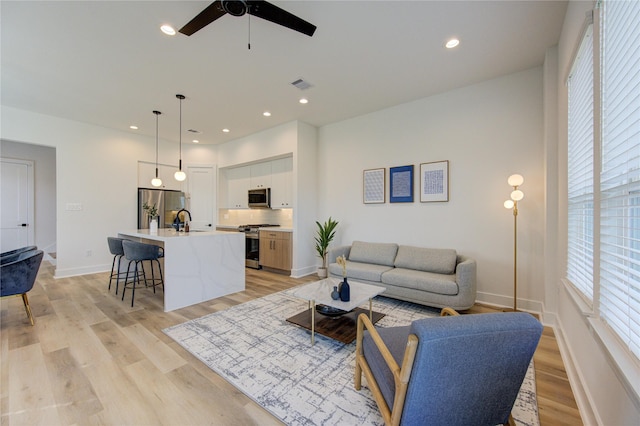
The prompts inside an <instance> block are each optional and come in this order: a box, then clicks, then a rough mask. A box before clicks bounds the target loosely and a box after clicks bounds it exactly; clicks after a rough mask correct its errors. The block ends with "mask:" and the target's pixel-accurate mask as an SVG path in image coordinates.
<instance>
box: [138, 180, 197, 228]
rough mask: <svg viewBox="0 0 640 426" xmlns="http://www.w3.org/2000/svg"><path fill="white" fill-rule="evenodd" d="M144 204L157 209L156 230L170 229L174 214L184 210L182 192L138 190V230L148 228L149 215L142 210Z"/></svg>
mask: <svg viewBox="0 0 640 426" xmlns="http://www.w3.org/2000/svg"><path fill="white" fill-rule="evenodd" d="M145 202H146V203H147V204H148V205H150V206H153V205H155V206H156V208H157V209H158V216H160V218H159V219H158V228H171V226H172V225H173V220H174V219H175V218H176V213H178V211H179V210H180V209H184V208H186V205H185V195H184V192H182V191H172V190H168V189H146V188H138V229H148V228H149V215H148V214H147V212H146V211H145V210H144V209H143V208H142V206H143V205H144V203H145Z"/></svg>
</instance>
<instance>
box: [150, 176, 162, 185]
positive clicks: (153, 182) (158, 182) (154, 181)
mask: <svg viewBox="0 0 640 426" xmlns="http://www.w3.org/2000/svg"><path fill="white" fill-rule="evenodd" d="M151 185H152V186H155V187H158V186H160V185H162V179H160V178H157V177H155V178H153V179H151Z"/></svg>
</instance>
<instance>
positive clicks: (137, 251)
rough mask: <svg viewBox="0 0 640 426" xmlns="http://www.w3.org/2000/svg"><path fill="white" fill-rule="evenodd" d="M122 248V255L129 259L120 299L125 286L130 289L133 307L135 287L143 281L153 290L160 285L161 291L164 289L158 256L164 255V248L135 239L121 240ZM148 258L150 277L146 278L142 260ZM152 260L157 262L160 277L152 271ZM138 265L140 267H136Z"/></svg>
mask: <svg viewBox="0 0 640 426" xmlns="http://www.w3.org/2000/svg"><path fill="white" fill-rule="evenodd" d="M122 248H123V249H124V257H125V258H126V259H127V260H128V261H129V264H128V265H127V277H126V278H125V282H124V286H123V288H122V300H124V293H125V291H126V289H127V288H130V289H131V307H133V299H134V297H135V295H136V287H137V286H138V285H139V284H140V283H141V282H144V285H145V287H148V286H150V285H151V286H152V287H153V292H154V293H155V292H156V286H157V285H162V291H164V279H163V277H162V266H161V265H160V261H159V260H158V259H159V258H161V257H163V256H164V249H163V248H162V247H158V246H155V245H153V244H145V243H139V242H137V241H130V240H124V241H123V242H122ZM145 260H148V261H149V263H150V264H151V278H147V276H146V273H145V271H144V264H143V263H142V262H144V261H145ZM153 261H155V262H156V263H157V264H158V271H159V272H160V278H156V277H155V273H154V272H153ZM132 262H133V263H134V271H133V277H132V278H133V279H132V281H129V278H130V277H129V271H130V270H131V263H132ZM138 265H140V269H138ZM140 278H142V280H141V279H140Z"/></svg>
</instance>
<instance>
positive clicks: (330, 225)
mask: <svg viewBox="0 0 640 426" xmlns="http://www.w3.org/2000/svg"><path fill="white" fill-rule="evenodd" d="M316 225H317V226H318V229H317V231H316V237H315V240H316V252H317V253H318V256H319V257H320V259H322V266H321V267H319V268H318V277H319V278H326V277H327V254H328V252H329V250H328V249H329V244H330V243H331V241H333V237H335V235H336V227H337V226H338V222H337V221H335V220H333V219H331V217H329V219H327V220H326V221H325V222H324V223H320V222H318V221H316Z"/></svg>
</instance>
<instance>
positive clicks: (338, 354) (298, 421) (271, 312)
mask: <svg viewBox="0 0 640 426" xmlns="http://www.w3.org/2000/svg"><path fill="white" fill-rule="evenodd" d="M292 291H293V290H287V291H284V292H280V293H275V294H272V295H269V296H266V297H263V298H260V299H256V300H253V301H251V302H248V303H244V304H241V305H237V306H234V307H232V308H229V309H227V310H224V311H221V312H216V313H213V314H210V315H207V316H204V317H202V318H198V319H195V320H191V321H188V322H185V323H183V324H179V325H176V326H173V327H170V328H167V329H165V330H163V331H164V332H165V333H166V334H167V335H168V336H169V337H171V338H172V339H174V340H175V341H176V342H178V343H179V344H180V345H182V346H183V347H184V348H185V349H186V350H188V351H189V352H191V353H192V354H193V355H194V356H196V357H197V358H198V359H200V360H201V361H202V362H204V363H205V364H206V365H207V366H208V367H209V368H211V369H212V370H214V371H215V372H216V373H218V374H220V375H221V376H222V377H224V378H225V379H226V380H227V381H229V382H230V383H231V384H233V385H234V386H236V387H237V388H238V389H240V390H241V391H242V392H243V393H245V394H246V395H247V396H249V397H250V398H252V399H253V400H254V401H256V402H257V403H258V404H260V405H261V406H262V407H264V408H265V409H267V410H268V411H269V412H271V413H272V414H273V415H274V416H276V417H278V418H279V419H280V420H282V421H283V422H284V423H285V424H287V425H356V424H357V425H383V424H384V422H383V421H382V417H381V416H380V414H379V411H378V408H377V406H376V403H375V401H374V399H373V396H372V395H371V392H370V391H369V389H368V388H367V387H366V380H365V379H364V378H363V386H362V389H361V390H360V391H356V390H355V388H354V387H353V372H354V367H355V342H353V343H351V344H346V345H345V344H343V343H340V342H337V341H335V340H332V339H330V338H327V337H324V336H320V335H317V334H316V344H315V346H311V343H310V335H309V332H308V331H307V330H304V329H302V328H300V327H297V326H295V325H292V324H290V323H288V322H286V321H285V319H286V318H289V317H291V316H293V315H295V314H297V313H299V312H301V311H302V310H304V309H306V308H307V302H306V301H303V300H300V299H297V298H295V297H294V296H292V295H291V292H292ZM373 309H374V310H375V311H378V312H382V313H384V314H386V316H385V317H384V318H383V319H382V320H380V322H378V323H377V325H378V326H380V327H394V326H398V325H408V324H409V323H411V322H412V321H413V320H416V319H420V318H425V317H429V316H436V315H438V311H436V310H431V309H429V308H425V307H423V306H420V305H415V304H412V303H408V302H401V301H397V300H393V299H388V298H384V297H377V298H375V299H374V300H373ZM512 414H513V417H514V419H515V421H516V423H517V424H519V425H526V426H533V425H538V424H539V420H538V407H537V403H536V392H535V375H534V371H533V363H532V364H531V365H530V366H529V371H528V372H527V376H526V378H525V381H524V383H523V385H522V388H521V389H520V393H519V395H518V399H517V400H516V403H515V406H514V409H513V412H512Z"/></svg>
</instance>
